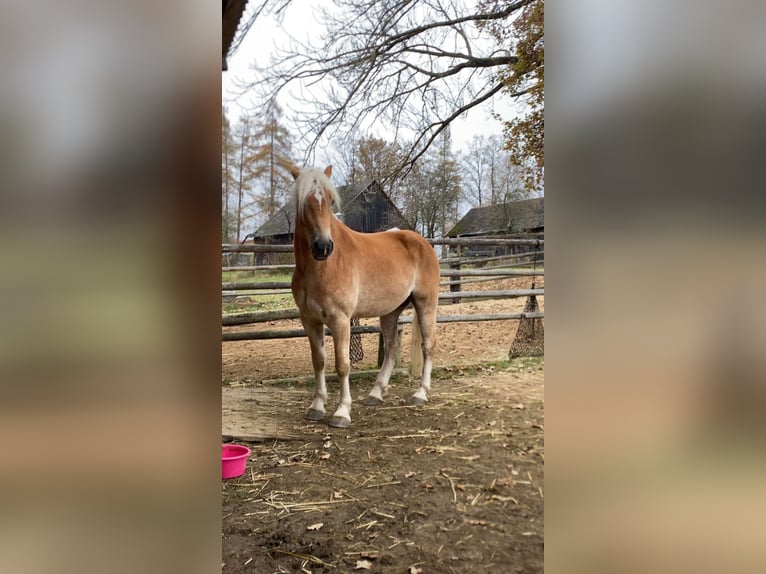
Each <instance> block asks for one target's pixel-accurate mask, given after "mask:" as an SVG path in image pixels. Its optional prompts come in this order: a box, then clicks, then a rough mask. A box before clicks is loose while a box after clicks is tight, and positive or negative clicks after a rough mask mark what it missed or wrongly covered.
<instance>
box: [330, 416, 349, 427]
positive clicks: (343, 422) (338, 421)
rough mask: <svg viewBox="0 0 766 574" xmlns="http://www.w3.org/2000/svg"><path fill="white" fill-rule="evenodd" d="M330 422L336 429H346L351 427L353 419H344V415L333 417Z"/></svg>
mask: <svg viewBox="0 0 766 574" xmlns="http://www.w3.org/2000/svg"><path fill="white" fill-rule="evenodd" d="M328 424H329V425H330V426H331V427H335V428H336V429H345V428H348V427H349V425H350V424H351V421H350V420H349V419H344V418H343V417H332V418H331V419H330V422H329V423H328Z"/></svg>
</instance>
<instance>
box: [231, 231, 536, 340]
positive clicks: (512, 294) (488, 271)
mask: <svg viewBox="0 0 766 574" xmlns="http://www.w3.org/2000/svg"><path fill="white" fill-rule="evenodd" d="M429 241H430V242H431V244H432V245H444V246H447V247H448V248H456V249H455V251H456V253H457V256H453V255H452V254H450V255H448V256H447V257H444V258H442V259H441V260H440V263H441V264H443V265H445V264H447V265H449V266H450V268H449V269H443V270H442V271H441V276H442V277H443V278H445V279H447V280H448V281H445V282H442V286H449V288H450V291H448V292H440V293H439V304H440V305H443V304H445V302H453V303H456V302H459V301H461V300H472V301H476V300H480V299H510V298H518V297H528V296H532V295H534V296H544V294H545V290H544V289H542V288H535V289H506V290H492V291H462V290H461V284H464V283H470V282H479V281H487V280H493V279H498V278H507V277H530V278H534V277H544V275H545V273H544V270H543V269H540V270H539V271H538V270H537V269H512V268H513V267H519V266H526V265H531V264H534V265H541V266H542V265H543V263H544V260H543V256H544V251H543V250H542V247H543V246H544V244H545V241H544V238H543V237H542V236H539V237H536V236H532V237H530V236H525V237H521V238H519V237H501V238H435V239H429ZM525 245H526V246H532V247H534V250H530V251H525V252H521V253H519V252H514V253H507V254H501V255H491V256H473V257H471V256H466V255H465V254H464V253H461V252H462V251H463V249H462V248H463V247H471V246H480V247H483V246H486V247H500V248H507V247H510V246H525ZM486 251H487V250H484V252H485V253H486ZM292 252H293V246H292V245H255V244H227V245H222V253H223V254H227V253H292ZM500 261H506V262H508V261H517V262H515V263H506V264H505V265H494V266H491V267H486V268H478V269H462V268H461V267H462V266H463V265H477V264H483V263H489V262H500ZM294 268H295V265H294V264H289V263H285V264H281V265H247V266H239V267H238V266H224V267H222V269H223V271H252V272H253V273H258V272H266V271H282V270H291V269H294ZM463 277H467V278H469V279H462V278H463ZM477 278H478V279H477ZM289 287H290V283H289V282H286V281H271V282H256V281H241V282H226V283H223V282H222V284H221V288H222V292H223V294H224V296H228V297H235V296H236V295H237V294H239V293H241V292H243V291H255V293H250V294H249V295H250V296H253V297H259V296H263V295H275V294H288V293H290V290H289ZM543 317H544V314H543V312H542V311H539V312H526V313H524V312H522V313H495V314H472V315H438V316H437V322H438V323H455V322H474V321H509V320H520V319H523V318H530V319H534V318H543ZM298 318H299V312H298V309H296V308H291V309H283V310H279V311H263V312H257V313H238V314H229V315H223V317H222V326H223V327H224V328H227V327H238V326H243V325H251V324H258V323H265V322H273V321H283V320H296V319H298ZM411 322H412V316H410V315H405V316H402V317H400V319H399V324H400V325H403V324H407V323H411ZM351 333H352V334H356V333H359V334H364V333H380V327H378V326H374V325H361V326H353V327H352V328H351ZM325 334H326V335H329V334H331V333H330V330H329V329H325ZM305 336H306V333H305V331H304V330H303V329H279V330H271V329H269V330H260V331H254V330H248V331H241V330H230V329H229V330H227V329H224V331H223V332H222V340H223V341H248V340H264V339H288V338H295V337H305Z"/></svg>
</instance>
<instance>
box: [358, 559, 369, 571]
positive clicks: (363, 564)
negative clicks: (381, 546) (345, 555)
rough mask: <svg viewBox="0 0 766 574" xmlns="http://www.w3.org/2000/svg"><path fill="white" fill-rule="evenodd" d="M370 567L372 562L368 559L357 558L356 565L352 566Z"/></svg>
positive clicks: (359, 568) (367, 568) (366, 568)
mask: <svg viewBox="0 0 766 574" xmlns="http://www.w3.org/2000/svg"><path fill="white" fill-rule="evenodd" d="M370 568H372V562H370V561H369V560H364V559H362V560H357V561H356V566H354V570H369V569H370Z"/></svg>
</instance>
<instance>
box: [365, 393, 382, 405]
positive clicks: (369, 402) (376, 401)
mask: <svg viewBox="0 0 766 574" xmlns="http://www.w3.org/2000/svg"><path fill="white" fill-rule="evenodd" d="M362 404H364V405H365V406H368V407H379V406H380V405H382V404H383V401H382V400H381V399H379V398H378V397H373V396H372V395H367V398H366V399H364V402H363V403H362Z"/></svg>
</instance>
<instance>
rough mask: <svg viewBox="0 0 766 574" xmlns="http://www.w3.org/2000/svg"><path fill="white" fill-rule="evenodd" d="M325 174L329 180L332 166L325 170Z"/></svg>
mask: <svg viewBox="0 0 766 574" xmlns="http://www.w3.org/2000/svg"><path fill="white" fill-rule="evenodd" d="M324 174H325V175H326V176H327V177H328V178H329V177H330V176H331V175H332V166H331V165H328V166H327V167H326V168H324Z"/></svg>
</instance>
